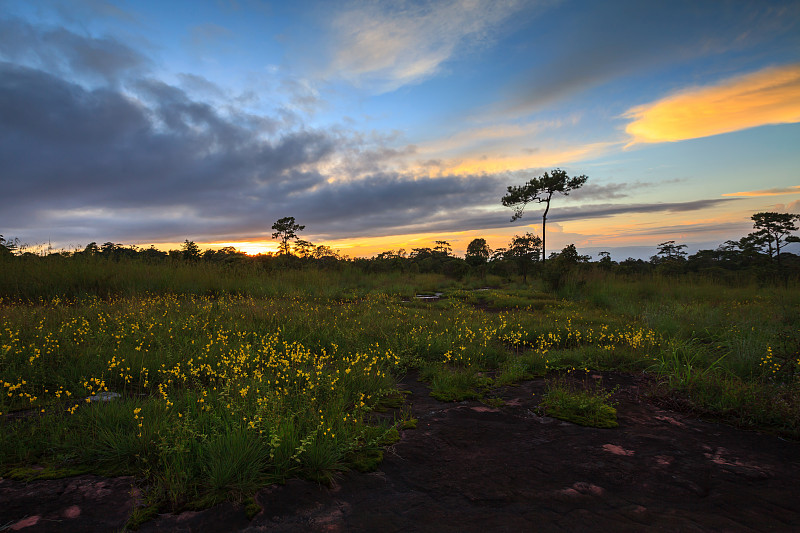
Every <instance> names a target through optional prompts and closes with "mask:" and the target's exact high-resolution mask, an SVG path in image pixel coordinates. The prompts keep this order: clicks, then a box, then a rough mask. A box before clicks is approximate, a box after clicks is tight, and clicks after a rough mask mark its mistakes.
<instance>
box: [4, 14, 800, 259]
mask: <svg viewBox="0 0 800 533" xmlns="http://www.w3.org/2000/svg"><path fill="white" fill-rule="evenodd" d="M555 168H560V169H563V170H565V171H567V173H568V174H569V175H570V176H575V175H586V176H588V181H587V182H586V185H585V186H584V187H582V188H581V189H579V190H577V191H573V192H572V193H571V194H570V195H569V196H563V195H556V196H554V198H553V200H552V204H551V209H550V212H549V215H548V219H547V246H548V252H550V251H555V250H558V249H560V248H563V247H564V246H566V245H567V244H570V243H574V244H575V245H576V246H577V248H578V250H579V251H580V252H581V253H586V254H590V255H596V254H597V252H599V251H601V250H607V251H610V252H611V253H612V258H614V259H616V260H621V259H625V258H626V257H629V256H633V257H644V258H646V257H649V256H650V255H653V254H654V253H655V251H656V246H657V245H658V244H659V243H661V242H664V241H667V240H675V241H676V242H678V243H680V244H686V245H687V246H688V250H689V251H690V252H692V251H696V250H697V249H700V248H716V247H717V246H718V245H719V244H721V243H723V242H724V241H726V240H729V239H739V238H741V237H743V236H744V235H746V234H747V233H749V232H750V231H752V229H753V228H752V221H751V220H750V217H751V215H752V214H753V213H756V212H761V211H778V212H792V213H800V171H799V170H798V169H799V168H800V2H797V1H787V2H769V1H766V0H759V1H753V2H747V1H745V0H736V1H724V0H715V1H708V2H697V1H694V0H692V1H682V0H672V1H669V2H667V1H663V2H662V1H655V2H642V1H640V0H631V1H628V0H622V1H617V0H608V1H604V2H597V1H570V0H529V1H522V0H519V1H518V0H493V1H480V0H441V1H405V0H397V1H375V0H364V1H343V2H335V1H308V2H306V1H295V2H283V1H256V0H216V1H201V0H191V1H181V0H170V1H169V2H163V1H161V0H159V1H149V0H137V1H106V0H73V1H70V2H60V1H51V0H36V1H30V2H25V1H20V0H16V1H15V0H0V234H3V235H4V236H5V237H6V238H13V237H17V238H19V239H20V240H21V241H22V242H26V243H29V244H32V245H33V244H40V243H44V242H47V243H49V245H51V246H53V247H54V248H61V249H77V248H82V247H83V246H85V245H86V244H88V243H89V242H92V241H95V242H98V243H100V244H102V243H103V242H108V241H110V242H115V243H120V244H125V245H132V244H133V245H137V246H149V245H151V244H154V245H156V246H157V247H159V248H163V249H168V248H177V247H179V246H180V244H181V243H183V242H184V240H186V239H188V240H191V241H194V242H196V243H197V244H199V245H200V246H201V248H207V247H221V246H235V247H236V248H238V249H240V250H242V251H245V252H248V253H259V252H267V251H273V250H275V249H276V248H277V242H276V241H275V240H273V239H272V238H271V233H272V229H271V226H272V224H273V223H274V222H275V221H277V220H278V219H280V218H283V217H287V216H292V217H295V219H296V221H297V223H299V224H302V225H305V229H304V230H303V231H302V232H301V234H300V236H301V237H302V238H303V239H305V240H308V241H311V242H313V243H314V244H325V245H328V246H331V247H333V248H336V249H338V250H340V251H341V252H342V253H344V254H346V255H349V256H351V257H360V256H365V257H369V256H372V255H374V254H377V253H379V252H381V251H386V250H397V249H404V250H406V251H407V252H409V251H411V250H412V249H413V248H420V247H426V246H433V242H434V241H436V240H446V241H448V242H449V243H450V244H451V245H452V247H453V250H454V252H455V253H457V254H463V252H464V250H465V249H466V247H467V244H468V243H469V242H470V241H471V240H472V239H474V238H478V237H480V238H485V239H486V240H487V241H488V243H489V245H490V246H491V247H492V248H497V247H501V246H506V245H507V244H508V242H509V241H510V239H511V238H512V237H513V236H514V235H515V234H523V233H525V232H532V233H534V234H538V235H541V231H542V228H541V222H542V220H541V216H542V213H543V209H542V208H541V206H540V205H538V204H535V205H529V206H528V207H527V208H526V211H525V216H524V217H523V218H522V219H520V220H517V221H515V222H511V215H512V210H511V209H509V208H505V207H503V206H502V205H501V202H500V199H501V197H502V196H503V195H504V194H505V192H506V189H507V187H508V186H510V185H521V184H523V183H525V182H526V181H528V180H529V179H531V178H533V177H536V176H540V175H542V174H543V173H544V172H546V171H549V170H552V169H555ZM798 251H800V250H798Z"/></svg>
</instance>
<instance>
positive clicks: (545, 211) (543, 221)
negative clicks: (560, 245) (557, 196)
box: [542, 192, 553, 263]
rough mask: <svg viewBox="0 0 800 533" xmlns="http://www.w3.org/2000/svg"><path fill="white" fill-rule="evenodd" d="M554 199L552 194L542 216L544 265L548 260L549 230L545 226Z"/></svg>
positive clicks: (546, 201) (547, 200)
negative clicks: (551, 200)
mask: <svg viewBox="0 0 800 533" xmlns="http://www.w3.org/2000/svg"><path fill="white" fill-rule="evenodd" d="M552 197H553V193H552V192H550V194H549V195H547V199H546V200H545V203H546V204H547V207H545V209H544V215H542V263H544V260H545V259H547V246H546V244H547V229H546V227H545V226H546V225H547V212H548V211H550V198H552Z"/></svg>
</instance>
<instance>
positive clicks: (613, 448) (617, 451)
mask: <svg viewBox="0 0 800 533" xmlns="http://www.w3.org/2000/svg"><path fill="white" fill-rule="evenodd" d="M603 449H604V450H605V451H607V452H609V453H613V454H614V455H626V456H631V455H633V454H635V453H636V452H634V451H633V450H626V449H625V448H623V447H622V446H617V445H616V444H603Z"/></svg>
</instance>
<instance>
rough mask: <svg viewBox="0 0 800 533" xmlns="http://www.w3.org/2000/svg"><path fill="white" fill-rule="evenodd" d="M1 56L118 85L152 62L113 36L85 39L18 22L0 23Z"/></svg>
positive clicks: (3, 21) (9, 59)
mask: <svg viewBox="0 0 800 533" xmlns="http://www.w3.org/2000/svg"><path fill="white" fill-rule="evenodd" d="M0 57H2V58H4V59H6V60H8V61H12V62H14V63H18V64H24V65H28V66H32V67H36V68H42V69H45V70H47V71H50V72H60V73H62V74H69V75H73V76H74V75H79V76H88V77H90V78H99V79H102V80H105V81H108V82H113V83H116V82H117V81H118V80H119V79H120V78H121V77H122V76H124V75H128V74H131V73H137V72H143V71H144V70H146V69H147V68H148V67H149V64H150V61H149V60H148V59H147V58H146V57H145V56H143V55H142V54H140V53H139V52H137V51H135V50H133V49H132V48H130V47H129V46H127V45H125V44H123V43H121V42H119V41H117V40H116V39H114V38H113V37H108V36H105V37H84V36H81V35H78V34H75V33H73V32H71V31H69V30H66V29H64V28H49V29H42V28H38V27H34V26H31V25H30V24H28V23H26V22H24V21H21V20H19V19H2V20H0Z"/></svg>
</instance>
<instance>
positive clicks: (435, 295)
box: [414, 292, 444, 302]
mask: <svg viewBox="0 0 800 533" xmlns="http://www.w3.org/2000/svg"><path fill="white" fill-rule="evenodd" d="M442 294H444V293H443V292H434V293H433V294H417V295H416V296H414V298H416V299H417V300H422V301H423V302H435V301H437V300H439V299H440V298H441V297H442Z"/></svg>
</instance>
